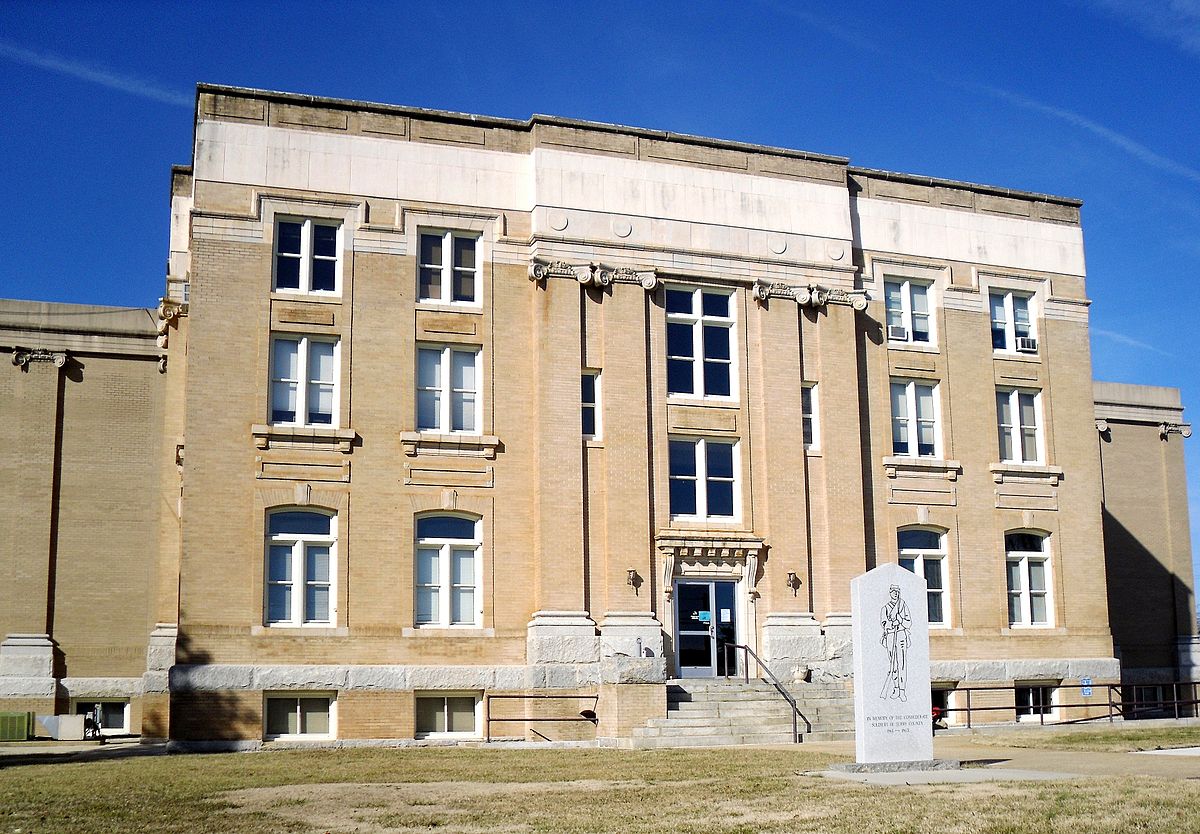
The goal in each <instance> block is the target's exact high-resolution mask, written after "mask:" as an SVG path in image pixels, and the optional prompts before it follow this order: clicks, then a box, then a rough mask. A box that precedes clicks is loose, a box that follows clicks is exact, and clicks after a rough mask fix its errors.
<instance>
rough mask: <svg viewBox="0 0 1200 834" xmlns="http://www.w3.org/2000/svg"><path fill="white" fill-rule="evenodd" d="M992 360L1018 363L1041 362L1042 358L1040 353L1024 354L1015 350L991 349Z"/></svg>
mask: <svg viewBox="0 0 1200 834" xmlns="http://www.w3.org/2000/svg"><path fill="white" fill-rule="evenodd" d="M992 358H993V359H1015V360H1016V361H1018V362H1041V361H1042V356H1041V354H1040V353H1024V352H1018V351H1015V350H998V349H996V348H993V349H992Z"/></svg>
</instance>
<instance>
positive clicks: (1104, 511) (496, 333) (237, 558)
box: [0, 85, 1195, 746]
mask: <svg viewBox="0 0 1200 834" xmlns="http://www.w3.org/2000/svg"><path fill="white" fill-rule="evenodd" d="M171 195H172V196H171V213H172V234H171V252H170V263H169V275H168V282H167V284H168V286H167V294H166V296H165V298H164V299H163V300H162V302H161V304H160V306H159V308H158V310H157V311H147V310H133V311H129V310H111V309H107V308H87V309H82V308H74V307H71V306H69V305H34V304H29V303H21V302H3V303H2V304H0V351H3V352H6V353H11V355H12V359H13V361H12V363H10V364H5V365H4V367H7V368H9V370H7V371H4V372H3V374H2V375H0V393H3V394H4V396H3V397H0V420H2V421H3V425H4V426H5V430H4V435H3V436H2V437H0V472H2V473H3V474H4V476H5V478H6V482H8V483H11V484H13V485H15V489H14V490H12V492H13V493H15V496H16V497H12V496H11V495H10V499H11V500H10V501H9V502H8V504H7V505H6V506H5V508H4V509H3V510H2V511H0V523H2V524H3V527H4V529H5V530H6V531H7V536H8V537H7V538H6V539H0V546H3V547H4V548H5V550H4V551H3V553H2V554H0V555H2V556H3V558H4V565H5V569H6V572H7V574H8V575H9V576H10V577H15V579H14V580H13V581H10V582H9V583H7V584H5V585H4V586H3V588H2V589H0V594H2V595H3V596H2V597H0V601H2V602H3V605H2V606H0V633H3V634H5V635H8V636H7V638H6V639H5V641H4V643H3V645H2V646H0V706H3V707H6V708H7V707H13V708H16V707H20V708H30V709H36V710H38V711H48V710H49V709H51V708H56V709H57V710H58V711H60V712H62V711H66V710H72V711H73V710H74V709H76V708H81V707H83V708H86V707H87V706H88V705H90V704H92V703H94V702H102V703H107V704H110V706H108V707H105V709H106V710H107V713H106V714H109V715H110V716H111V720H112V722H114V723H115V722H117V721H118V713H119V712H121V711H122V710H123V711H124V715H123V716H121V717H120V719H119V720H122V721H123V722H124V723H123V724H122V725H121V729H124V730H127V731H131V732H141V733H142V734H143V735H144V736H146V737H163V736H167V735H169V737H170V738H172V739H174V740H176V741H178V742H180V743H184V744H193V745H204V744H209V743H218V744H221V745H224V746H254V745H257V744H259V743H261V742H262V740H264V739H276V738H280V739H284V740H293V739H300V740H308V739H319V740H331V739H337V740H343V741H348V742H349V741H354V740H359V741H365V740H379V739H388V740H395V739H413V738H442V737H444V738H454V737H476V736H479V735H482V734H484V733H485V731H490V732H491V733H493V734H496V735H501V736H529V737H531V738H536V737H537V735H538V734H540V735H543V736H546V737H550V738H554V739H570V738H580V739H592V738H598V739H601V740H604V741H606V742H612V743H626V742H627V741H628V740H629V739H631V738H633V737H634V736H635V735H636V736H638V738H639V739H641V740H643V741H644V740H645V739H646V738H647V737H648V736H647V735H646V734H645V733H642V734H641V735H639V734H638V730H639V728H645V727H646V726H648V725H654V723H655V722H660V723H661V722H662V721H663V720H664V719H665V718H667V717H668V715H667V714H668V709H667V708H668V687H667V685H666V681H667V680H668V679H676V678H719V677H721V676H723V675H725V674H726V673H727V672H729V671H733V670H734V667H737V668H738V669H740V668H742V665H744V664H746V663H747V662H749V663H750V665H751V671H752V673H753V674H755V675H757V674H760V672H759V667H758V664H757V662H756V661H754V660H752V659H749V658H750V653H753V655H756V656H757V657H759V658H761V660H762V663H763V664H764V665H765V666H766V667H769V668H770V670H771V671H772V672H773V673H774V674H775V675H777V676H778V677H779V678H780V679H782V680H783V681H784V682H785V683H786V685H787V686H788V687H789V688H791V689H792V691H793V692H795V693H798V694H800V695H801V696H802V697H803V695H804V694H805V693H806V692H808V693H809V694H814V693H824V694H825V695H828V693H829V692H831V691H835V690H837V689H838V688H839V687H841V686H843V684H844V682H845V680H846V676H847V675H848V674H849V671H850V668H851V664H850V657H849V645H848V644H849V583H850V580H851V579H852V578H853V577H855V576H857V575H859V574H861V573H862V572H863V571H865V570H867V569H870V568H871V567H874V566H875V565H877V564H881V563H884V562H895V561H899V562H900V563H901V564H902V565H904V566H905V567H909V568H911V569H913V570H914V571H916V572H918V573H920V574H921V575H923V576H924V577H925V578H926V580H927V583H928V587H929V591H928V602H927V604H928V610H929V614H930V620H931V623H932V627H931V653H932V657H933V658H934V662H933V675H934V678H935V679H936V680H937V681H938V684H937V686H938V687H939V688H940V689H942V690H946V691H949V692H950V694H948V695H946V696H943V697H945V698H946V699H947V701H946V703H949V704H955V703H956V700H955V698H956V696H955V695H954V694H953V690H955V689H961V688H962V687H965V686H972V685H986V684H1005V685H1010V686H1011V685H1014V684H1016V685H1017V686H1019V687H1020V689H1018V690H1017V693H1016V694H1017V698H1018V703H1023V704H1024V709H1023V710H1022V711H1023V712H1024V713H1025V714H1029V715H1036V714H1037V713H1038V712H1039V711H1046V712H1050V711H1052V710H1057V709H1060V708H1063V709H1065V708H1067V707H1068V706H1069V704H1071V703H1072V701H1071V698H1073V697H1075V696H1074V695H1071V694H1069V691H1068V690H1065V689H1064V690H1061V691H1060V690H1059V687H1060V686H1062V685H1063V684H1073V683H1077V682H1079V681H1080V680H1082V679H1085V678H1090V679H1093V680H1095V681H1118V680H1121V679H1122V676H1124V678H1125V679H1126V680H1127V681H1129V682H1134V681H1136V682H1137V683H1139V684H1142V685H1152V684H1154V683H1156V682H1162V681H1167V680H1173V679H1176V678H1178V677H1180V676H1184V677H1187V676H1189V675H1190V674H1191V673H1192V665H1191V664H1192V657H1193V653H1192V651H1191V640H1192V635H1193V633H1194V631H1195V626H1194V621H1193V618H1192V617H1191V616H1190V612H1191V610H1192V607H1193V600H1192V575H1191V564H1190V544H1189V542H1188V529H1187V514H1186V499H1185V496H1184V475H1183V468H1182V461H1183V452H1182V443H1181V442H1180V440H1181V435H1182V436H1186V435H1187V434H1189V433H1190V429H1188V428H1187V426H1186V424H1184V423H1183V416H1182V407H1181V405H1180V403H1179V400H1178V392H1174V391H1173V389H1148V388H1143V387H1139V386H1114V385H1104V384H1098V385H1097V387H1096V389H1095V390H1093V383H1092V381H1091V363H1090V356H1089V344H1088V305H1089V303H1090V301H1089V299H1088V297H1087V295H1086V292H1085V282H1084V278H1085V270H1084V256H1083V242H1082V233H1081V228H1080V219H1079V206H1080V203H1079V202H1078V201H1075V200H1071V199H1066V198H1061V197H1052V196H1048V195H1042V194H1029V193H1022V192H1016V191H1012V190H1010V189H1003V188H995V187H989V186H980V185H974V184H969V183H962V182H952V181H945V180H935V179H930V178H927V177H915V176H910V175H905V174H897V173H892V172H886V171H877V170H871V169H866V168H859V167H854V166H851V165H850V164H849V161H848V160H846V159H843V158H838V157H830V156H824V155H819V154H811V153H804V152H799V151H792V150H783V149H778V148H768V147H761V146H755V145H746V144H741V143H736V142H727V141H720V140H714V139H705V138H699V137H692V136H680V135H677V134H671V133H666V132H661V131H650V130H640V129H632V128H626V127H618V126H613V125H604V124H595V123H589V122H577V121H571V120H566V119H560V118H552V117H541V116H536V117H534V118H532V119H530V120H528V121H513V120H506V119H495V118H487V117H480V116H471V115H463V114H455V113H444V112H436V111H427V110H416V109H411V108H403V107H393V106H387V105H379V104H368V103H363V102H353V101H340V100H329V99H316V98H312V97H308V96H296V95H289V94H280V93H271V92H265V91H257V90H244V89H237V88H226V87H215V86H207V85H202V86H201V87H200V88H199V89H198V95H197V109H196V127H195V147H194V158H193V162H192V165H190V166H186V167H177V168H175V169H174V171H173V174H172V188H171ZM1098 427H1101V429H1102V430H1101V431H1098ZM1147 484H1150V485H1151V488H1147ZM1147 497H1149V498H1150V499H1151V501H1150V502H1149V503H1150V505H1151V506H1150V507H1149V510H1150V512H1143V513H1138V512H1134V511H1133V508H1135V507H1138V506H1143V507H1144V506H1145V504H1146V503H1147ZM1141 578H1144V579H1147V580H1152V581H1140V579H1141ZM1117 582H1119V583H1120V584H1119V585H1118V584H1116V583H1117ZM1126 583H1132V584H1134V585H1136V586H1137V593H1136V595H1132V596H1131V595H1128V594H1126V593H1124V591H1123V590H1122V588H1123V587H1124V586H1125V584H1126ZM1114 637H1115V638H1116V640H1117V645H1116V648H1114ZM735 646H744V647H746V649H739V648H732V647H735ZM747 650H748V651H747ZM530 695H538V696H546V695H552V696H555V697H554V698H538V699H532V698H527V697H525V696H530ZM485 696H488V701H489V703H488V704H487V706H486V711H487V714H486V715H485V703H484V702H485ZM500 696H505V697H500ZM508 696H513V697H508ZM1010 697H1011V695H1010ZM1021 699H1025V700H1024V702H1022V701H1021ZM1079 709H1080V710H1083V709H1084V708H1082V707H1081V708H1079ZM580 713H588V717H591V716H592V714H594V717H595V724H594V725H593V723H592V722H590V721H575V722H565V721H564V722H559V721H543V722H527V721H524V720H510V721H503V720H499V719H504V718H506V717H508V718H514V719H515V718H518V717H519V718H521V719H525V718H529V717H541V718H562V717H566V716H567V715H571V716H576V717H578V716H579V715H580ZM489 717H490V718H491V719H494V720H493V721H492V722H491V723H490V724H489V723H488V722H487V720H486V719H487V718H489ZM999 717H1003V716H999ZM1013 717H1016V716H1015V715H1014V713H1013V712H1010V713H1008V714H1007V718H1008V719H1009V720H1011V719H1012V718H1013Z"/></svg>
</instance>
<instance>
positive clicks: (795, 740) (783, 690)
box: [725, 643, 812, 744]
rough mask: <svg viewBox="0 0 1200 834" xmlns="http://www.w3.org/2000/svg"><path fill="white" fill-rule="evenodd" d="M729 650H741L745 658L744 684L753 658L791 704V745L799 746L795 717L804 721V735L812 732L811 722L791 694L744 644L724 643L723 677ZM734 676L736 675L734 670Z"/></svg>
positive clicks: (727, 674) (743, 665)
mask: <svg viewBox="0 0 1200 834" xmlns="http://www.w3.org/2000/svg"><path fill="white" fill-rule="evenodd" d="M730 649H741V650H742V654H743V656H744V657H745V661H744V662H743V663H742V671H743V672H744V673H745V676H746V683H750V658H754V662H755V663H757V664H758V668H759V670H760V671H762V672H766V673H767V680H768V682H769V683H770V684H771V685H772V686H774V687H775V688H776V689H777V690H779V694H780V695H782V696H783V697H784V700H786V701H787V702H788V703H789V704H791V706H792V743H793V744H799V743H800V726H799V724H798V723H797V722H796V717H797V716H799V717H800V718H802V719H803V720H804V732H806V733H811V732H812V722H811V721H809V720H808V716H806V715H805V714H804V713H802V712H801V711H800V705H799V704H797V703H796V699H795V698H794V697H793V696H792V693H790V692H788V691H787V689H786V688H785V687H784V685H783V684H782V683H780V682H779V678H777V677H775V673H774V672H772V671H771V669H770V667H768V666H767V664H765V663H763V659H762V658H761V657H759V656H758V655H757V654H756V653H755V651H754V649H752V648H750V647H749V646H747V645H745V644H744V643H726V644H725V677H727V678H728V677H729V650H730ZM734 674H735V675H736V670H735V673H734Z"/></svg>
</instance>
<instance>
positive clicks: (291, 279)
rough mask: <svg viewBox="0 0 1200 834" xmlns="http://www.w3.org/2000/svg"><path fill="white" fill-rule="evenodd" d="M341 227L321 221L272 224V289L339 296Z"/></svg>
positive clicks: (281, 221)
mask: <svg viewBox="0 0 1200 834" xmlns="http://www.w3.org/2000/svg"><path fill="white" fill-rule="evenodd" d="M340 236H341V226H339V225H338V224H337V223H331V222H323V221H320V220H280V221H278V222H277V223H276V224H275V289H276V290H278V291H280V292H299V293H314V294H326V295H332V294H336V293H337V292H338V278H339V272H340V270H339V258H338V252H339V251H340V250H341V245H340V242H339V238H340Z"/></svg>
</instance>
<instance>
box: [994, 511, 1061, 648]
mask: <svg viewBox="0 0 1200 834" xmlns="http://www.w3.org/2000/svg"><path fill="white" fill-rule="evenodd" d="M1046 542H1047V537H1046V536H1045V535H1043V534H1041V533H1034V532H1014V533H1006V534H1005V535H1004V558H1005V562H1006V572H1007V574H1008V623H1009V625H1012V626H1049V625H1053V617H1054V606H1053V605H1052V604H1051V596H1050V552H1049V548H1048V547H1047V546H1046Z"/></svg>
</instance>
